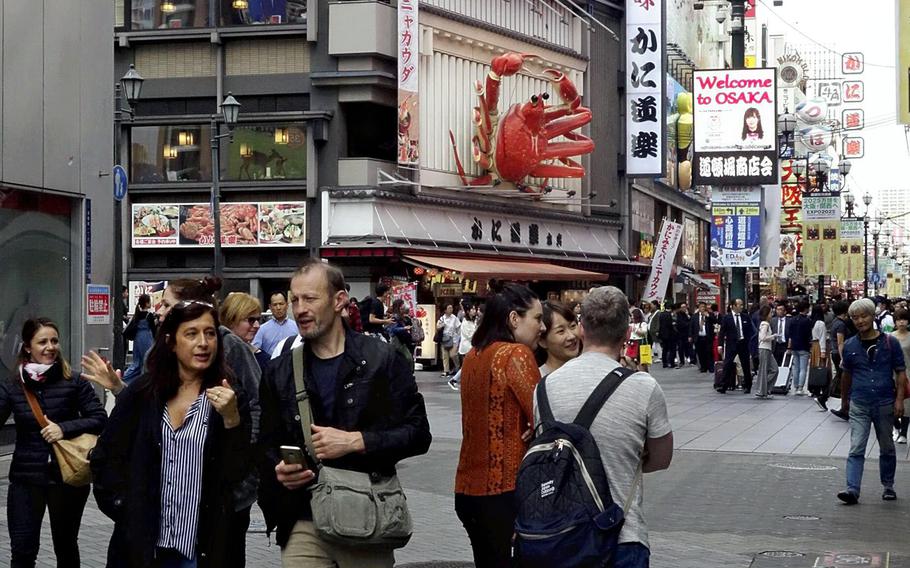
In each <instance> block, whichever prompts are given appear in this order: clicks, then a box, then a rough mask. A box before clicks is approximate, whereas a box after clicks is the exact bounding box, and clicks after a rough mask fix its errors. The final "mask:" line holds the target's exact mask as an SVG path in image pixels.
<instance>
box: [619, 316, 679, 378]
mask: <svg viewBox="0 0 910 568" xmlns="http://www.w3.org/2000/svg"><path fill="white" fill-rule="evenodd" d="M631 313H632V316H631V317H632V322H631V323H630V324H629V341H628V344H627V345H628V347H627V348H626V359H627V360H628V361H629V363H630V364H631V368H632V369H636V370H641V371H644V372H646V373H647V372H648V366H647V365H644V366H643V365H642V364H641V346H642V345H646V344H647V342H648V324H647V323H645V317H644V314H643V313H642V311H641V310H640V309H638V308H632V312H631ZM687 335H688V333H687Z"/></svg>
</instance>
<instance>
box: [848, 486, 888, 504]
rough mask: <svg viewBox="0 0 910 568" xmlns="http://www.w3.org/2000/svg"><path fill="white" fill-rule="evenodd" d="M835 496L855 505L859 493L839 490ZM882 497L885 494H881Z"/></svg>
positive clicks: (857, 501)
mask: <svg viewBox="0 0 910 568" xmlns="http://www.w3.org/2000/svg"><path fill="white" fill-rule="evenodd" d="M891 492H892V493H893V492H894V490H893V489H892V490H891ZM837 498H838V499H840V500H841V501H843V502H844V504H845V505H856V504H857V503H859V495H857V494H856V493H854V492H852V491H841V492H840V493H838V494H837ZM884 498H885V496H884V495H882V499H884Z"/></svg>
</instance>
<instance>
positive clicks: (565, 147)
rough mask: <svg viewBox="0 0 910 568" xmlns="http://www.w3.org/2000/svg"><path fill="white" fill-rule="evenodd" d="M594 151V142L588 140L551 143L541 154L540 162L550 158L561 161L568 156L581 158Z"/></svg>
mask: <svg viewBox="0 0 910 568" xmlns="http://www.w3.org/2000/svg"><path fill="white" fill-rule="evenodd" d="M593 151H594V141H593V140H591V139H590V138H586V139H585V140H575V141H572V142H551V143H550V144H548V145H547V149H546V151H545V152H543V153H541V155H540V159H541V160H550V159H552V158H557V159H562V158H565V157H568V156H581V155H583V154H590V153H591V152H593Z"/></svg>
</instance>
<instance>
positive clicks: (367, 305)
mask: <svg viewBox="0 0 910 568" xmlns="http://www.w3.org/2000/svg"><path fill="white" fill-rule="evenodd" d="M388 300H389V287H388V286H386V285H385V284H377V285H376V295H375V296H367V297H366V298H364V299H363V301H361V303H360V305H359V308H360V317H361V322H362V323H363V332H364V333H366V334H367V335H371V336H373V337H377V338H380V339H388V338H386V337H385V327H386V326H387V325H391V323H392V318H390V317H388V316H386V313H385V312H386V309H385V306H386V304H387V303H388Z"/></svg>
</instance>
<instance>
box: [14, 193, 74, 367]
mask: <svg viewBox="0 0 910 568" xmlns="http://www.w3.org/2000/svg"><path fill="white" fill-rule="evenodd" d="M72 206H73V202H72V201H71V200H70V199H67V198H64V197H57V196H52V195H47V194H39V193H33V192H29V191H19V190H10V189H5V188H0V266H3V270H2V271H0V375H2V376H4V377H8V376H10V374H11V373H12V372H13V369H14V368H15V364H16V360H15V359H16V351H17V349H18V346H19V341H20V336H21V332H22V324H24V323H25V321H26V320H28V319H30V318H34V317H48V318H51V319H52V320H54V322H55V323H56V324H57V325H58V326H59V328H60V341H61V345H62V347H63V353H64V355H65V356H66V357H67V358H68V359H69V360H70V361H72V360H73V359H78V354H75V353H73V352H72V349H71V346H72V340H73V326H72V321H71V314H72V312H73V309H72V304H71V294H72V277H71V271H72V263H71V260H70V259H71V258H72V257H73V235H72V222H71V218H72ZM80 325H81V322H80Z"/></svg>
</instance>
